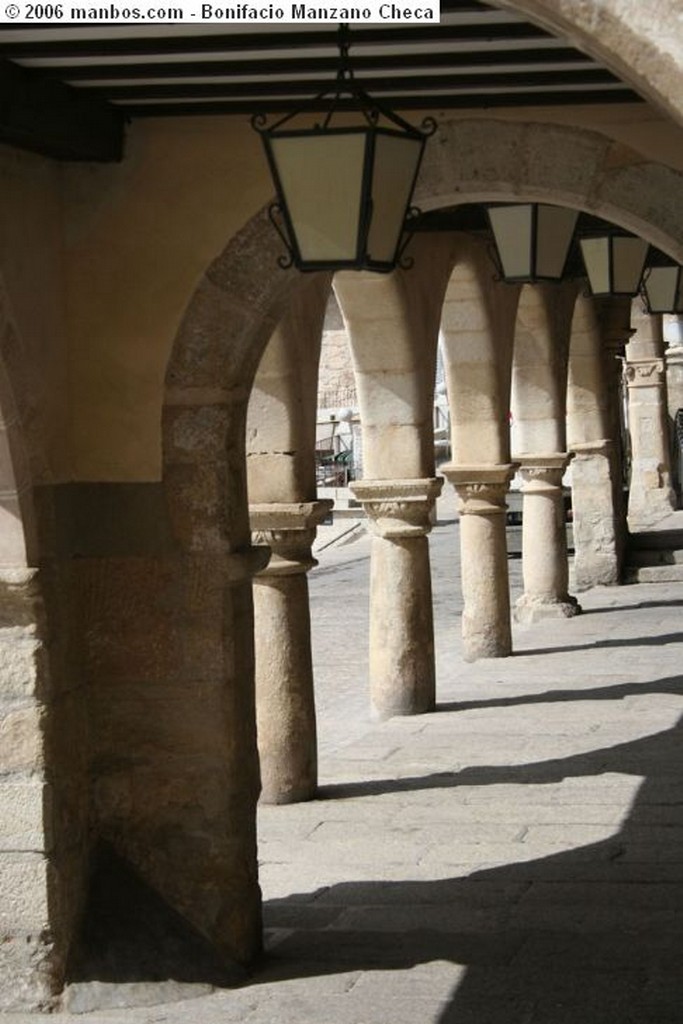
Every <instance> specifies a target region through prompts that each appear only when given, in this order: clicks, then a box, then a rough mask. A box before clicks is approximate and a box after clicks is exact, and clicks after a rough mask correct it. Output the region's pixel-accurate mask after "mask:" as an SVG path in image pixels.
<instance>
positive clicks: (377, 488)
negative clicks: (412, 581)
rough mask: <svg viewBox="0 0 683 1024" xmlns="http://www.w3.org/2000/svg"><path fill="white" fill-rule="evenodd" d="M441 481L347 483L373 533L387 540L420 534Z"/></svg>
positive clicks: (428, 526)
mask: <svg viewBox="0 0 683 1024" xmlns="http://www.w3.org/2000/svg"><path fill="white" fill-rule="evenodd" d="M442 487H443V480H442V479H441V478H440V477H428V478H426V479H423V480H357V481H355V482H354V483H352V484H351V485H350V488H351V491H352V493H353V494H354V495H355V497H356V498H357V499H358V501H360V502H361V504H362V506H363V509H364V511H365V513H366V515H367V516H368V519H369V521H370V528H371V530H372V532H373V533H375V534H378V535H379V536H380V537H386V538H388V539H393V538H401V537H424V536H426V534H428V533H429V531H430V530H431V528H432V524H431V519H430V514H431V511H432V509H433V507H434V502H435V501H436V499H437V497H438V496H439V494H441V488H442Z"/></svg>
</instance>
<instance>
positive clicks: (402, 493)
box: [351, 478, 443, 718]
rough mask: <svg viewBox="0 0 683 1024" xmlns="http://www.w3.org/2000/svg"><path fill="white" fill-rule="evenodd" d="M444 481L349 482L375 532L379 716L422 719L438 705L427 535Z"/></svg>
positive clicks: (373, 611) (373, 676) (373, 658)
mask: <svg viewBox="0 0 683 1024" xmlns="http://www.w3.org/2000/svg"><path fill="white" fill-rule="evenodd" d="M442 486H443V481H442V480H441V479H436V478H430V479H426V480H362V481H358V482H357V483H354V484H352V485H351V489H352V491H353V493H354V495H355V496H356V498H357V499H358V500H359V501H360V502H362V504H363V508H364V509H365V512H366V514H367V516H368V520H369V524H370V529H371V531H372V553H371V563H370V702H371V708H372V713H373V715H374V716H375V717H377V718H390V717H391V716H392V715H417V714H421V713H422V712H424V711H430V710H431V709H432V708H433V707H434V702H435V690H436V684H435V672H434V623H433V616H432V581H431V572H430V566H429V545H428V541H427V534H428V533H429V531H430V529H431V510H432V508H433V506H434V502H435V500H436V498H437V496H438V495H439V493H440V492H441V487H442Z"/></svg>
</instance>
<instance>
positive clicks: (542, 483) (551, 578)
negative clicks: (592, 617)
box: [515, 452, 581, 623]
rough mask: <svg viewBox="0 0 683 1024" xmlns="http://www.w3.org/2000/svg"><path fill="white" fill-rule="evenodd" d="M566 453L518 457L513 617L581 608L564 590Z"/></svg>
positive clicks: (565, 612)
mask: <svg viewBox="0 0 683 1024" xmlns="http://www.w3.org/2000/svg"><path fill="white" fill-rule="evenodd" d="M570 458H571V455H568V454H567V453H566V452H554V453H553V454H550V455H525V456H524V457H523V460H522V466H521V470H520V472H521V475H522V480H523V484H522V494H523V520H522V524H523V525H522V573H523V576H524V593H523V594H522V596H521V597H520V598H519V600H518V601H517V604H516V607H515V619H516V620H517V622H523V623H530V622H536V621H537V620H539V619H545V618H560V617H569V616H571V615H577V614H578V613H579V612H580V611H581V608H580V607H579V603H578V601H577V600H576V598H575V597H570V595H569V593H568V586H569V569H568V565H567V534H566V524H565V514H564V501H563V498H562V475H563V473H564V471H565V469H566V468H567V465H568V463H569V460H570Z"/></svg>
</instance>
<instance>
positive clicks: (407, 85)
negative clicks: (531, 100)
mask: <svg viewBox="0 0 683 1024" xmlns="http://www.w3.org/2000/svg"><path fill="white" fill-rule="evenodd" d="M357 81H358V84H359V85H361V86H362V87H363V88H364V89H366V90H367V91H368V92H369V93H371V94H372V92H377V93H381V94H385V93H402V94H404V95H408V94H410V93H418V94H419V93H420V92H421V91H424V90H425V89H429V90H432V91H434V90H435V89H439V90H443V92H451V91H452V92H454V93H457V92H458V91H462V90H463V89H480V88H482V87H484V88H487V89H491V88H496V89H501V90H504V89H507V88H515V87H518V86H523V87H526V88H528V87H529V86H530V85H532V84H533V85H538V86H566V85H585V86H598V85H612V84H614V83H617V82H618V81H619V80H618V79H617V78H615V77H614V75H612V74H611V73H610V72H609V71H605V70H602V69H601V68H596V69H595V70H591V71H580V72H574V73H573V72H568V71H544V72H538V73H537V74H535V75H534V76H533V78H531V77H530V76H529V75H528V74H511V75H486V76H482V75H428V76H427V75H420V76H397V77H395V78H381V79H380V78H376V79H365V80H363V79H360V78H359V79H357ZM333 87H334V81H333V80H327V81H322V80H321V81H285V82H250V83H248V84H245V83H243V82H225V83H220V82H202V83H193V84H190V85H185V84H180V85H175V84H169V85H166V84H164V85H148V84H145V83H141V84H140V85H103V86H94V87H92V88H91V89H90V90H89V91H91V92H92V93H94V94H100V95H102V96H106V97H107V98H108V99H111V100H118V101H121V100H141V99H174V98H177V99H179V100H183V99H212V98H224V99H232V98H234V99H240V98H241V97H243V96H244V95H245V92H246V93H248V94H249V96H250V97H265V98H266V102H267V101H268V99H269V98H271V97H272V98H278V97H280V96H297V97H298V96H304V97H311V98H312V97H313V96H315V95H317V94H322V93H325V92H327V93H328V94H332V93H333ZM252 105H256V104H252ZM292 105H293V106H295V105H296V101H294V103H293V104H292Z"/></svg>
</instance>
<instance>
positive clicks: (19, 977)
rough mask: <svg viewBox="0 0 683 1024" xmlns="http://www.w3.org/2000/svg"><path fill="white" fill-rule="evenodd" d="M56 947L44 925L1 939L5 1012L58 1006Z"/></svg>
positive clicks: (0, 1002)
mask: <svg viewBox="0 0 683 1024" xmlns="http://www.w3.org/2000/svg"><path fill="white" fill-rule="evenodd" d="M52 955H53V947H52V943H51V942H50V940H49V938H48V937H46V936H45V934H44V933H42V932H41V931H40V929H36V930H35V931H33V930H27V931H22V930H19V929H17V930H16V931H13V932H12V933H11V934H8V933H7V932H6V931H5V930H4V929H3V934H2V941H1V942H0V1005H1V1006H2V1011H3V1013H27V1012H32V1011H33V1012H36V1011H41V1010H42V1011H50V1010H54V1009H56V1008H57V1007H58V1003H59V998H58V989H59V979H57V978H55V977H54V974H53V963H52Z"/></svg>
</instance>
